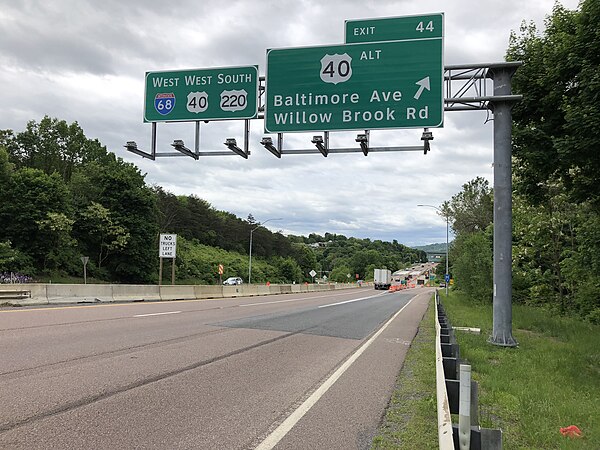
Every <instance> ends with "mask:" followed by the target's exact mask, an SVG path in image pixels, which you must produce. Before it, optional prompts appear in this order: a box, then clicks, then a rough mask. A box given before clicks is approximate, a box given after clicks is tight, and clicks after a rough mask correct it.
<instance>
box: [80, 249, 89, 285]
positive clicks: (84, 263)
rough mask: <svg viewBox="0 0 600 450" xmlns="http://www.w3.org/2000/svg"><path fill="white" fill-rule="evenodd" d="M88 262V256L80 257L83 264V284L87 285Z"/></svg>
mask: <svg viewBox="0 0 600 450" xmlns="http://www.w3.org/2000/svg"><path fill="white" fill-rule="evenodd" d="M89 260H90V257H89V256H82V257H81V262H82V263H83V284H87V263H88V261H89Z"/></svg>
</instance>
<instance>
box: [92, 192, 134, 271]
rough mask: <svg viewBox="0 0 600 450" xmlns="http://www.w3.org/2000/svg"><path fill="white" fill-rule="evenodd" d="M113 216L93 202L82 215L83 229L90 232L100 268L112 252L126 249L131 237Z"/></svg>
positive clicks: (106, 209)
mask: <svg viewBox="0 0 600 450" xmlns="http://www.w3.org/2000/svg"><path fill="white" fill-rule="evenodd" d="M113 216H114V214H113V213H112V212H111V211H110V210H109V209H108V208H105V207H104V206H102V205H101V204H99V203H96V202H92V204H91V205H89V206H88V207H87V208H86V209H85V210H84V211H83V212H82V214H81V227H82V228H83V229H85V230H86V231H87V232H88V234H89V236H90V242H93V244H94V245H93V251H94V254H95V255H96V258H95V260H96V265H97V267H98V268H101V267H102V264H103V263H104V261H106V258H108V256H109V254H110V253H111V252H113V251H115V250H122V249H124V248H125V247H126V246H127V243H128V240H129V238H130V237H131V235H130V234H129V232H128V231H127V229H126V228H125V227H123V226H122V225H120V224H119V223H118V220H117V219H115V218H114V217H113Z"/></svg>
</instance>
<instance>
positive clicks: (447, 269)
mask: <svg viewBox="0 0 600 450" xmlns="http://www.w3.org/2000/svg"><path fill="white" fill-rule="evenodd" d="M448 227H449V224H448V215H447V214H446V273H447V274H450V272H449V270H450V269H449V268H448V266H449V264H448ZM444 282H445V283H446V297H448V285H449V284H450V280H448V281H446V280H445V279H444Z"/></svg>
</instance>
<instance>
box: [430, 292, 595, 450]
mask: <svg viewBox="0 0 600 450" xmlns="http://www.w3.org/2000/svg"><path fill="white" fill-rule="evenodd" d="M442 303H443V304H444V307H445V309H446V313H447V315H448V318H449V319H450V322H451V323H452V325H454V326H470V327H480V328H481V330H482V332H481V335H472V334H467V333H461V332H457V339H458V342H459V344H460V354H461V357H462V358H464V359H467V360H468V362H469V363H470V364H471V367H472V376H473V379H474V380H476V381H478V382H479V391H480V392H479V409H480V423H481V426H483V427H487V428H500V429H502V431H503V444H504V448H505V449H590V448H594V449H600V412H599V411H600V406H599V405H600V327H598V326H595V325H591V324H588V323H584V322H582V321H580V320H577V319H575V318H565V317H556V316H552V315H551V314H550V313H549V312H547V311H545V310H543V309H540V308H533V307H527V306H522V305H513V336H514V338H515V339H516V340H517V342H518V343H519V346H518V347H517V348H502V347H497V346H494V345H491V344H489V343H488V342H487V339H488V337H489V336H490V335H491V332H492V305H480V304H473V303H472V302H469V301H468V299H467V298H465V297H464V296H463V295H461V294H460V293H457V292H453V293H451V295H450V296H449V298H448V299H445V298H444V296H442ZM569 425H577V426H578V427H579V428H580V429H581V430H582V432H583V435H584V437H583V438H581V439H569V438H566V437H563V436H562V435H561V433H560V428H561V427H566V426H569Z"/></svg>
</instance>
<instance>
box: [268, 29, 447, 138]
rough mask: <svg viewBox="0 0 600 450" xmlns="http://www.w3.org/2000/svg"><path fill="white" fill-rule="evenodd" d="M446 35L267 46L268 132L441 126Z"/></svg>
mask: <svg viewBox="0 0 600 450" xmlns="http://www.w3.org/2000/svg"><path fill="white" fill-rule="evenodd" d="M442 55H443V39H442V38H441V37H439V38H431V39H421V40H408V41H389V42H367V43H358V44H346V45H333V46H320V47H301V48H288V49H273V50H268V51H267V70H266V74H267V76H266V101H265V131H266V132H267V133H277V132H294V131H333V130H365V129H370V130H373V129H384V128H423V127H439V126H442V125H443V57H442Z"/></svg>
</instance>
